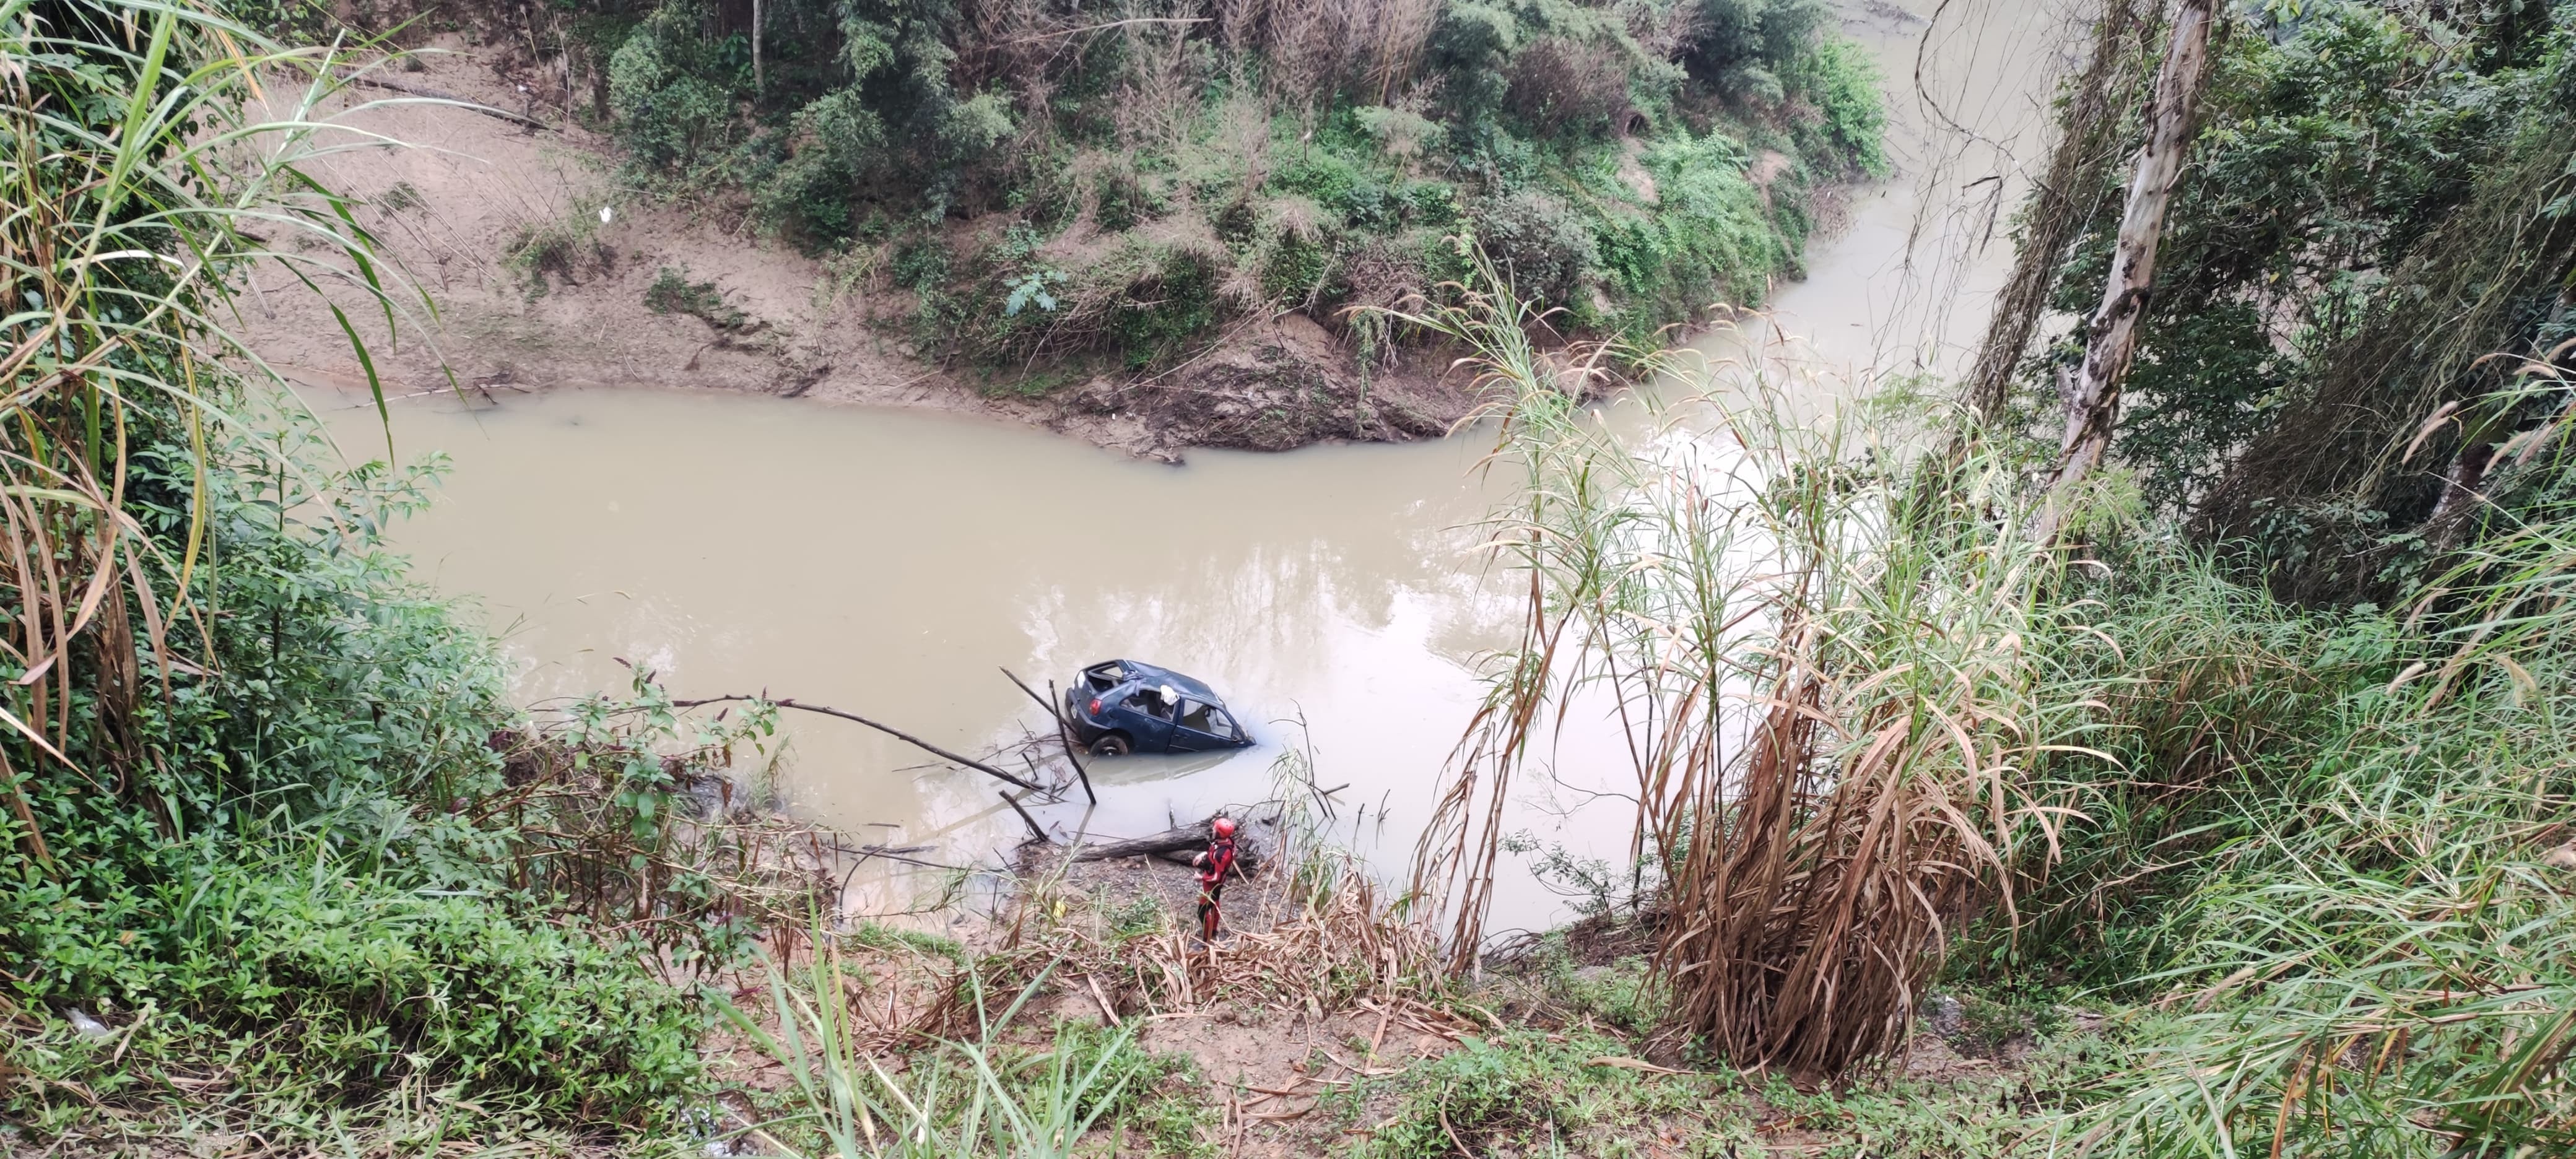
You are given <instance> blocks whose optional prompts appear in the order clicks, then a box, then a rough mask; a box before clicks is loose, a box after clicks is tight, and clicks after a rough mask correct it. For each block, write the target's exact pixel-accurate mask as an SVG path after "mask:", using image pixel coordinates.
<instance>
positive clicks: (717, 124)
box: [608, 0, 743, 180]
mask: <svg viewBox="0 0 2576 1159" xmlns="http://www.w3.org/2000/svg"><path fill="white" fill-rule="evenodd" d="M707 20H708V13H707V10H706V8H705V7H704V5H703V4H702V3H700V2H699V0H674V2H673V3H669V4H665V5H662V6H661V7H658V8H656V9H654V10H653V12H652V14H651V15H650V16H647V17H645V19H644V22H643V23H642V24H641V25H638V26H637V27H636V28H635V30H634V31H633V32H632V33H629V34H628V35H627V37H626V42H625V43H624V44H622V45H619V46H618V48H617V53H616V55H614V56H612V57H610V58H609V63H608V101H609V108H610V109H612V110H613V111H614V112H615V114H616V117H617V136H618V141H619V143H620V144H622V145H624V146H625V147H626V150H627V152H628V153H629V154H630V155H631V156H632V157H633V158H634V159H635V162H636V163H637V164H638V165H641V166H643V167H645V168H647V169H651V170H660V171H667V172H670V173H672V174H674V175H677V176H679V177H681V178H682V179H684V180H685V179H689V178H693V177H695V176H697V175H698V171H699V169H700V167H701V165H702V164H703V163H704V162H705V161H706V160H707V159H708V154H709V153H710V152H712V151H715V150H718V149H721V148H724V147H725V146H727V145H729V144H731V142H730V140H729V139H728V134H729V130H730V122H731V117H732V106H733V101H734V98H735V92H736V90H737V88H738V87H739V82H740V81H741V80H742V79H743V78H742V77H740V76H739V75H738V74H737V73H736V71H735V70H734V69H733V68H731V67H729V62H728V61H726V60H725V59H724V55H723V54H722V53H721V52H719V51H718V48H717V46H716V45H715V44H713V43H711V42H709V41H708V40H707V38H706V37H704V36H703V35H701V34H700V29H701V28H702V26H703V25H705V23H706V22H707Z"/></svg>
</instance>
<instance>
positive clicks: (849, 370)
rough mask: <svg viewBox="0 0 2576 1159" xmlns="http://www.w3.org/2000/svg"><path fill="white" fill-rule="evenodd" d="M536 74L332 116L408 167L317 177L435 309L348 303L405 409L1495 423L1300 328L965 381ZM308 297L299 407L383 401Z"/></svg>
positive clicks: (499, 68) (483, 75) (1257, 439)
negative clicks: (598, 395) (631, 394)
mask: <svg viewBox="0 0 2576 1159" xmlns="http://www.w3.org/2000/svg"><path fill="white" fill-rule="evenodd" d="M521 59H522V58H520V57H517V56H515V55H514V54H513V53H512V52H511V51H510V50H508V49H507V48H504V47H488V46H478V45H476V44H473V43H470V42H468V41H467V40H466V39H465V38H464V37H463V36H462V35H459V34H449V35H447V36H444V37H441V38H440V39H439V40H437V41H436V42H434V43H433V44H432V45H431V46H430V47H428V48H426V49H424V50H422V51H420V52H419V53H417V54H415V55H413V56H411V57H408V58H405V59H404V60H403V61H402V62H401V63H400V64H398V65H394V66H389V67H386V68H384V69H382V70H380V71H378V72H375V73H371V74H369V75H370V76H371V77H373V78H374V79H375V80H376V81H379V82H381V83H371V84H362V85H360V86H357V87H355V88H354V89H353V90H352V91H351V92H350V93H349V94H348V95H347V96H346V97H345V98H344V99H341V100H338V101H336V102H334V104H335V105H336V107H337V109H338V110H339V111H340V113H341V116H340V123H341V124H342V125H344V126H346V127H348V128H351V129H356V130H359V131H362V132H364V133H367V134H373V135H377V136H378V137H380V138H382V139H387V140H392V141H399V142H402V143H404V144H405V145H407V146H409V147H407V148H379V147H375V146H373V145H366V146H364V147H359V148H354V149H350V150H348V151H345V152H341V153H338V154H336V155H334V156H330V157H327V158H325V159H323V160H321V161H319V162H318V163H317V164H315V165H314V166H312V168H314V169H315V170H316V171H317V173H318V175H319V176H321V177H322V179H323V180H325V181H326V182H328V183H330V184H332V185H333V186H334V187H336V188H338V189H340V190H342V191H345V192H347V193H349V194H351V195H353V196H355V197H357V198H359V199H361V200H363V202H364V204H363V205H362V206H361V207H359V209H358V213H359V217H360V221H361V223H362V224H363V225H365V226H366V227H367V228H368V229H370V230H373V231H375V233H376V234H377V235H378V236H379V237H380V238H381V239H382V241H383V242H384V245H385V249H386V250H387V251H388V252H389V253H390V254H392V255H393V256H394V257H395V258H396V259H398V260H399V261H400V263H401V264H402V266H403V267H404V268H405V269H406V270H407V271H408V273H409V274H410V276H411V278H412V279H413V280H414V281H416V282H417V284H418V286H419V288H420V290H421V291H422V292H423V293H425V294H426V296H427V298H428V300H429V302H431V303H434V304H435V306H434V309H433V308H432V307H431V306H429V305H427V304H424V303H423V302H421V301H420V300H418V298H417V297H412V298H409V299H407V300H406V301H405V303H404V305H406V306H408V307H409V310H408V313H409V317H406V318H404V319H403V321H402V322H401V323H400V324H399V325H398V326H397V327H396V331H395V332H394V333H391V334H388V333H386V331H385V327H384V325H383V315H382V312H381V311H380V310H378V309H376V308H375V307H374V306H372V305H371V304H369V303H368V302H367V301H366V300H365V298H364V297H363V296H362V295H361V294H359V293H358V292H357V290H356V288H355V287H354V285H336V286H334V285H326V286H325V289H326V292H328V293H329V295H330V297H331V298H332V299H334V300H336V301H337V302H338V303H339V304H340V305H341V306H342V307H343V309H345V310H346V311H347V313H348V315H349V317H350V319H351V320H352V322H354V323H357V324H358V325H359V327H360V330H361V333H362V335H363V336H364V337H365V338H366V340H367V342H368V344H369V347H370V350H369V353H370V355H371V357H372V358H373V360H374V362H375V364H376V370H377V372H378V374H379V375H380V377H381V380H382V382H383V384H384V389H385V391H386V393H387V395H388V396H391V397H402V396H411V397H426V396H429V395H432V394H436V393H440V392H445V391H449V390H451V389H452V387H451V384H450V378H449V376H450V374H452V375H453V376H454V382H455V383H456V384H458V385H460V386H461V387H462V388H464V389H466V390H468V391H481V392H492V391H500V392H504V393H525V392H532V391H542V390H550V389H558V388H567V387H569V388H584V387H604V386H617V387H665V388H686V389H701V390H720V391H729V392H736V393H749V394H767V395H776V396H781V397H789V398H806V399H813V400H816V401H822V402H835V403H852V404H862V405H869V406H894V407H905V408H912V409H924V410H936V411H946V412H953V413H961V414H973V415H983V416H990V417H997V418H1003V419H1008V420H1011V421H1015V422H1021V423H1026V424H1029V425H1032V426H1036V427H1040V428H1043V429H1046V430H1050V431H1054V432H1057V433H1060V434H1065V435H1069V436H1072V437H1075V438H1080V439H1083V440H1085V441H1088V442H1091V443H1094V444H1097V445H1099V446H1103V447H1107V448H1111V449H1113V450H1118V451H1123V452H1126V453H1128V454H1131V455H1136V456H1139V457H1143V458H1150V459H1161V460H1165V461H1178V459H1179V457H1180V453H1181V452H1182V451H1183V450H1184V449H1187V448H1191V447H1224V448H1241V449H1247V450H1263V451H1278V450H1286V449H1289V448H1292V447H1298V446H1304V445H1307V444H1309V443H1315V442H1321V441H1328V440H1352V441H1363V442H1404V441H1409V440H1414V439H1422V438H1437V437H1439V436H1441V435H1443V434H1445V433H1447V432H1448V430H1449V429H1450V428H1451V426H1452V425H1453V424H1455V423H1456V422H1458V421H1459V420H1460V419H1461V418H1463V417H1465V416H1466V415H1468V414H1469V413H1470V412H1471V411H1472V410H1473V409H1474V407H1475V405H1476V401H1477V400H1476V399H1475V398H1474V397H1473V394H1472V391H1471V389H1470V382H1469V376H1468V375H1467V374H1465V373H1463V372H1453V371H1452V369H1451V367H1450V365H1449V363H1450V359H1449V358H1448V357H1446V356H1445V355H1443V354H1442V353H1441V352H1440V351H1437V350H1416V351H1412V352H1409V353H1408V354H1406V355H1405V356H1404V357H1403V358H1401V359H1399V360H1397V362H1396V363H1395V364H1394V365H1392V366H1389V367H1384V368H1380V369H1376V370H1374V371H1372V372H1371V373H1369V374H1367V375H1366V376H1363V375H1362V374H1360V373H1359V371H1358V368H1357V367H1356V365H1355V362H1354V359H1353V358H1352V357H1351V355H1350V353H1349V351H1348V349H1347V347H1346V346H1345V345H1344V343H1343V342H1342V341H1341V340H1340V339H1338V338H1337V337H1336V336H1335V335H1333V334H1331V333H1329V332H1328V331H1327V330H1326V329H1325V327H1324V326H1322V325H1319V324H1318V323H1317V322H1316V321H1315V320H1313V319H1310V318H1308V317H1306V316H1304V315H1302V314H1296V313H1290V314H1285V315H1281V316H1277V317H1250V318H1244V319H1240V320H1238V321H1236V322H1234V323H1232V324H1230V325H1229V326H1228V327H1227V328H1226V329H1225V330H1224V331H1223V333H1222V337H1221V338H1220V340H1219V341H1217V342H1215V343H1214V344H1213V345H1211V346H1210V347H1208V348H1207V349H1205V350H1203V351H1202V352H1200V353H1198V354H1196V355H1195V356H1192V357H1189V358H1187V359H1185V360H1183V361H1181V362H1179V363H1177V364H1175V365H1172V366H1168V367H1161V368H1156V369H1153V370H1151V371H1148V372H1128V371H1125V370H1121V369H1116V368H1109V369H1103V370H1097V371H1095V370H1093V369H1091V368H1086V367H1080V366H1073V365H1066V366H1056V367H1031V368H1028V369H1029V370H1030V371H1032V372H1033V373H1032V374H1024V375H1011V374H1005V373H984V372H978V371H970V370H960V369H956V368H952V367H947V366H942V365H940V364H938V363H936V362H933V361H929V360H926V359H924V358H923V357H920V356H919V352H918V351H916V350H915V349H914V347H913V346H912V345H911V344H910V343H909V342H908V341H907V340H906V339H905V337H904V335H903V332H902V329H901V327H900V326H899V325H896V324H894V323H895V321H896V320H898V319H899V318H900V317H901V315H902V313H903V311H904V310H905V309H907V308H908V305H909V295H908V294H906V293H904V292H903V291H900V290H894V289H889V288H887V287H885V286H883V285H881V284H878V281H879V280H878V279H871V278H869V277H865V276H853V275H852V274H851V272H850V271H848V270H843V269H836V268H834V267H833V266H832V265H831V264H830V263H828V262H825V261H818V260H815V259H814V258H812V257H809V256H807V255H804V254H802V253H799V252H797V251H796V250H795V249H794V248H792V247H788V246H783V245H779V244H775V243H771V242H767V241H764V240H762V239H759V238H758V237H756V236H755V231H753V230H752V229H751V227H750V226H749V225H748V224H747V223H746V222H745V221H743V220H739V219H731V218H729V217H728V210H727V209H726V207H725V204H724V203H721V202H715V201H710V202H706V203H700V204H694V205H680V204H673V203H669V202H665V201H662V200H659V199H656V198H652V197H646V196H643V195H641V194H638V193H636V192H633V191H630V190H627V189H624V188H622V187H621V186H620V184H619V181H618V177H617V161H616V159H615V157H614V155H613V149H612V147H611V145H610V144H609V142H608V141H607V140H606V139H605V138H603V137H601V136H600V135H598V134H596V133H593V132H591V131H590V130H588V129H586V128H584V127H583V126H582V125H581V124H580V123H579V122H578V121H577V120H575V119H568V118H566V117H564V116H563V115H562V113H561V109H560V107H559V106H558V107H556V108H553V109H549V108H548V107H547V106H546V105H545V104H544V103H543V102H541V101H537V100H534V99H532V98H531V97H530V96H529V95H528V94H529V92H530V91H531V89H530V83H529V82H531V81H532V80H533V81H538V82H540V83H542V80H543V78H542V77H538V76H536V75H535V74H533V73H523V72H518V71H513V66H514V64H515V63H516V62H518V61H519V60H521ZM387 85H391V86H396V87H390V88H389V87H386V86H387ZM441 98H454V99H456V100H460V101H467V102H474V103H479V104H482V105H488V106H491V107H492V108H496V109H500V110H503V111H505V112H508V113H511V114H513V115H512V116H510V117H499V116H492V115H489V114H478V113H476V112H473V111H469V110H467V109H465V108H461V107H458V106H457V105H456V104H453V103H444V102H443V101H442V100H441ZM361 105H365V106H368V107H364V108H359V107H358V106H361ZM352 110H355V111H352ZM528 114H534V116H529V115H528ZM539 126H543V127H539ZM337 143H339V144H344V145H345V144H348V143H349V141H348V140H347V139H346V135H344V137H343V139H342V140H340V141H338V142H337ZM1004 224H1005V223H1003V222H1001V221H999V220H989V221H982V222H972V223H960V224H959V225H958V226H957V228H958V229H959V230H961V231H968V232H971V231H973V230H977V229H993V230H998V229H1001V228H1003V227H1004ZM300 290H301V287H300V286H297V285H295V284H294V279H293V278H292V276H291V275H290V274H288V273H286V272H284V271H282V270H278V269H275V268H263V270H262V271H261V272H260V273H258V274H257V275H256V276H255V277H254V283H253V291H254V292H253V293H252V294H251V295H249V296H248V299H247V305H248V309H249V316H248V317H247V318H245V319H244V321H245V322H246V323H247V326H246V330H247V333H248V335H249V337H250V340H251V344H252V346H253V348H254V349H256V350H257V351H259V353H260V354H261V356H262V357H263V358H265V359H267V360H269V361H270V362H271V363H273V364H275V365H277V366H278V367H279V368H280V369H281V370H283V371H284V372H285V373H286V374H287V375H288V376H289V377H290V378H293V379H295V380H297V381H299V382H303V383H306V384H309V385H314V386H329V387H333V388H337V389H342V390H364V389H365V388H366V377H365V374H366V372H365V368H364V367H363V366H362V365H361V363H360V362H359V360H358V358H357V356H356V355H355V354H354V353H353V352H352V351H351V350H350V348H349V344H348V341H347V340H346V338H345V337H343V335H342V334H341V332H340V329H339V323H338V322H337V320H335V319H334V318H333V316H332V314H331V311H330V304H329V303H327V302H325V301H322V300H317V299H316V298H315V297H314V296H313V295H310V294H305V293H301V292H291V291H300Z"/></svg>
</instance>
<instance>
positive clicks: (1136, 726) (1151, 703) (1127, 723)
mask: <svg viewBox="0 0 2576 1159" xmlns="http://www.w3.org/2000/svg"><path fill="white" fill-rule="evenodd" d="M1119 707H1120V708H1123V709H1126V710H1127V711H1125V712H1122V713H1120V714H1119V716H1120V717H1121V718H1122V719H1121V720H1120V722H1119V723H1120V724H1121V725H1122V726H1123V727H1125V728H1126V730H1127V734H1128V737H1129V739H1130V740H1131V741H1132V742H1133V747H1134V749H1135V751H1137V752H1140V753H1160V752H1169V751H1171V748H1172V734H1173V732H1174V731H1175V730H1174V729H1173V728H1172V704H1171V702H1170V701H1167V700H1164V699H1163V698H1162V697H1160V696H1158V695H1156V694H1155V693H1154V692H1153V691H1152V690H1150V689H1143V688H1140V689H1137V690H1136V691H1135V692H1134V693H1132V694H1130V695H1129V696H1128V697H1127V699H1126V701H1125V702H1123V703H1121V704H1120V705H1119Z"/></svg>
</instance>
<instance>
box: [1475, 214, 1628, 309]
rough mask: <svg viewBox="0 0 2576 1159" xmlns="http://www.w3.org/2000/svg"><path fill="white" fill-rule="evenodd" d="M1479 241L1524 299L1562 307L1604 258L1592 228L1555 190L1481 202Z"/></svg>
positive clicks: (1476, 225) (1476, 216)
mask: <svg viewBox="0 0 2576 1159" xmlns="http://www.w3.org/2000/svg"><path fill="white" fill-rule="evenodd" d="M1474 222H1475V227H1476V240H1477V241H1478V242H1479V243H1480V244H1482V245H1483V246H1484V247H1485V252H1487V253H1489V254H1491V255H1493V258H1494V264H1495V265H1497V266H1499V267H1500V268H1501V269H1502V270H1503V272H1504V273H1505V274H1507V275H1509V276H1510V278H1511V280H1512V284H1513V287H1514V288H1515V289H1516V290H1517V291H1518V292H1519V293H1520V295H1521V296H1523V297H1525V298H1530V299H1533V300H1537V301H1542V302H1545V303H1547V304H1548V305H1551V306H1564V305H1567V304H1569V303H1571V302H1573V301H1574V300H1575V297H1576V295H1577V294H1578V293H1579V292H1580V291H1581V290H1582V288H1583V283H1584V277H1585V275H1586V274H1587V273H1588V272H1589V271H1591V270H1592V269H1593V268H1594V267H1595V266H1598V265H1599V264H1600V261H1601V255H1600V252H1599V250H1598V249H1597V248H1596V247H1595V245H1594V243H1593V237H1592V230H1591V228H1590V227H1589V226H1588V225H1587V224H1586V223H1585V222H1584V221H1583V219H1582V218H1581V217H1580V216H1579V215H1577V214H1576V213H1575V211H1574V209H1573V207H1572V206H1569V205H1567V204H1566V203H1565V201H1564V200H1563V199H1561V198H1558V197H1556V196H1555V195H1553V194H1548V193H1543V192H1540V191H1537V190H1524V191H1522V192H1519V193H1514V194H1511V195H1509V196H1506V197H1502V198H1498V199H1496V200H1493V201H1489V202H1486V203H1485V204H1483V205H1481V206H1479V207H1477V209H1476V211H1475V214H1474Z"/></svg>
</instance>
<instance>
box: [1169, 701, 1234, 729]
mask: <svg viewBox="0 0 2576 1159" xmlns="http://www.w3.org/2000/svg"><path fill="white" fill-rule="evenodd" d="M1182 706H1183V707H1182V709H1181V727H1182V728H1188V729H1196V730H1198V731H1200V732H1203V733H1206V734H1208V735H1209V736H1226V737H1230V736H1233V735H1234V722H1233V721H1230V720H1227V719H1226V716H1225V710H1224V709H1222V708H1218V707H1217V706H1215V705H1213V704H1201V703H1199V702H1198V701H1195V700H1187V701H1183V702H1182Z"/></svg>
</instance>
